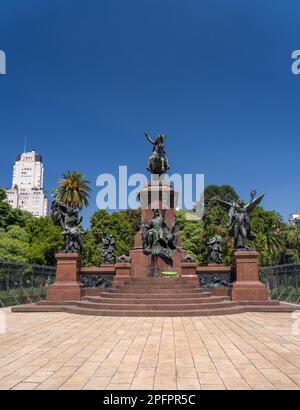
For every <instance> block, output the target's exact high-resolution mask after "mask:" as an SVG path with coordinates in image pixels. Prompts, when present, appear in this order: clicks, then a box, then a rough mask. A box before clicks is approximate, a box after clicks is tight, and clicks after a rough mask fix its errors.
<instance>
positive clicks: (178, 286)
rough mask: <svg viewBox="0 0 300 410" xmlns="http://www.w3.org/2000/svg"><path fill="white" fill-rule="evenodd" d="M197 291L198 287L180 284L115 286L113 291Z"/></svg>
mask: <svg viewBox="0 0 300 410" xmlns="http://www.w3.org/2000/svg"><path fill="white" fill-rule="evenodd" d="M150 287H151V289H199V287H197V286H194V285H190V284H181V283H173V284H171V283H164V284H163V283H162V284H159V283H158V284H152V285H147V284H138V285H135V284H134V285H133V284H131V283H130V284H128V285H117V286H115V287H114V289H120V290H123V289H134V290H141V289H149V288H150Z"/></svg>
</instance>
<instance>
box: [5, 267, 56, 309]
mask: <svg viewBox="0 0 300 410" xmlns="http://www.w3.org/2000/svg"><path fill="white" fill-rule="evenodd" d="M55 271H56V269H55V268H54V267H52V266H43V265H33V264H29V263H18V262H9V261H0V307H5V306H13V305H19V304H22V303H34V302H36V301H38V300H42V299H44V298H45V296H46V291H47V287H48V286H49V284H51V283H52V282H54V278H55Z"/></svg>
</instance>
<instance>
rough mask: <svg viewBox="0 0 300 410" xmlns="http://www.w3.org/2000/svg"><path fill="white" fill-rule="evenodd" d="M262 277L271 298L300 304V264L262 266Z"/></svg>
mask: <svg viewBox="0 0 300 410" xmlns="http://www.w3.org/2000/svg"><path fill="white" fill-rule="evenodd" d="M260 279H261V281H262V282H264V283H266V285H267V287H268V290H269V293H270V297H271V299H274V300H280V301H285V302H290V303H298V304H300V264H288V265H278V266H267V267H263V268H260Z"/></svg>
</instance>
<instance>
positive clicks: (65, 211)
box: [51, 199, 84, 253]
mask: <svg viewBox="0 0 300 410" xmlns="http://www.w3.org/2000/svg"><path fill="white" fill-rule="evenodd" d="M51 217H52V220H53V222H54V223H55V224H56V225H59V226H61V228H62V235H63V237H64V239H65V249H64V250H63V252H66V253H68V252H71V253H72V252H78V253H82V252H83V241H82V235H83V233H84V230H83V229H82V227H81V222H82V217H79V214H78V211H77V210H76V209H75V208H73V207H71V206H66V205H65V204H63V203H62V202H59V201H57V200H56V199H54V201H53V202H52V205H51Z"/></svg>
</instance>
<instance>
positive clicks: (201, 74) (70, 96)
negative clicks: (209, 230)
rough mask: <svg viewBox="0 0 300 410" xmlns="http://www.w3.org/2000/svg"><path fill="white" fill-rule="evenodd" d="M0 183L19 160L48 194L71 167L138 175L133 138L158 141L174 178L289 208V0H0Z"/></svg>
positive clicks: (295, 168) (294, 40)
mask: <svg viewBox="0 0 300 410" xmlns="http://www.w3.org/2000/svg"><path fill="white" fill-rule="evenodd" d="M0 49H1V50H4V51H5V52H6V55H7V75H2V76H0V104H1V105H0V142H1V145H0V146H1V156H0V186H1V185H2V186H5V187H8V186H10V184H11V177H12V175H11V174H12V165H13V163H14V161H15V157H16V155H17V154H18V153H19V152H22V150H23V145H24V137H25V136H26V137H27V140H28V145H27V147H28V149H29V150H31V149H35V150H37V151H38V152H39V153H40V154H42V156H43V158H44V163H45V170H46V172H45V177H46V179H45V185H46V188H47V190H48V192H49V193H50V192H51V190H52V188H53V187H54V186H55V185H56V184H57V179H58V178H59V177H60V175H61V173H62V172H64V171H67V170H68V169H70V170H73V169H76V170H78V171H81V172H83V173H85V175H86V177H87V178H88V179H89V180H90V181H91V183H92V188H93V190H94V195H93V198H92V200H91V206H90V207H89V208H88V209H87V210H86V211H84V213H83V214H84V217H85V223H87V222H88V217H89V215H90V214H91V213H92V212H93V211H94V210H95V209H96V202H95V196H96V193H97V192H98V188H97V187H96V185H95V181H96V178H97V175H98V174H100V173H104V172H108V173H116V172H117V169H118V166H119V165H128V168H129V172H130V173H131V172H144V169H145V166H146V161H147V157H148V155H149V153H150V150H151V147H150V146H149V143H148V142H147V141H146V139H145V137H144V135H143V131H144V130H146V131H148V132H149V133H150V134H151V135H152V134H153V136H155V135H156V134H157V133H158V132H163V133H165V134H167V136H168V140H167V152H168V156H169V160H170V163H171V166H172V171H173V172H180V173H185V172H191V173H204V174H205V183H206V184H224V183H228V184H231V185H233V186H234V188H235V189H236V190H237V192H238V193H239V194H240V195H241V197H244V198H246V199H247V198H248V196H249V192H250V191H251V190H252V189H254V188H256V189H257V191H258V192H259V193H260V192H262V191H265V192H266V193H267V194H266V197H265V199H264V202H263V205H264V206H265V207H266V208H267V209H275V210H277V211H279V212H280V213H281V214H282V215H283V216H284V218H285V219H286V218H287V217H288V214H289V213H290V212H291V211H294V210H297V209H300V189H299V188H300V187H299V185H300V184H299V154H300V140H299V130H300V122H299V108H300V75H299V76H295V75H293V74H292V72H291V64H292V60H291V54H292V51H293V50H296V49H300V2H299V0H248V1H247V0H226V1H224V0H126V1H125V0H43V1H40V0H26V1H20V0H1V4H0Z"/></svg>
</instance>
